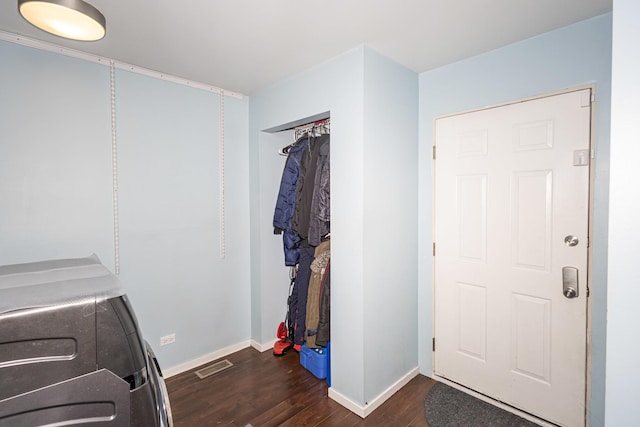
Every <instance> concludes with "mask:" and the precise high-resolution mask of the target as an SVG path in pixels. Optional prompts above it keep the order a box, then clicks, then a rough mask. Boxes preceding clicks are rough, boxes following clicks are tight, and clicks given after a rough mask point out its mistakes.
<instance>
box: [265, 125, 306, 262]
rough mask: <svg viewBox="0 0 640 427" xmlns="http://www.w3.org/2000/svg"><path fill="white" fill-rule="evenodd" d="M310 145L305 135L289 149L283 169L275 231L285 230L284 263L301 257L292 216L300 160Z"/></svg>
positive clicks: (274, 225) (283, 237) (283, 240)
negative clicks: (292, 225) (292, 224)
mask: <svg viewBox="0 0 640 427" xmlns="http://www.w3.org/2000/svg"><path fill="white" fill-rule="evenodd" d="M308 145H309V138H308V137H307V136H306V135H305V136H303V137H301V138H300V139H298V140H297V141H296V142H295V144H294V145H293V146H292V147H291V148H290V149H289V154H288V156H287V161H286V163H285V165H284V170H283V171H282V179H281V180H280V191H279V192H278V199H277V201H276V209H275V212H274V214H273V227H274V233H276V234H280V233H281V232H283V233H284V234H283V236H282V242H283V246H284V264H285V265H287V266H295V265H296V264H298V260H299V259H300V251H299V249H298V244H299V242H300V236H298V233H296V232H295V231H293V229H292V228H291V218H292V217H293V212H294V210H295V206H296V186H297V184H298V176H299V173H300V161H301V159H302V154H303V153H304V150H305V148H307V147H308Z"/></svg>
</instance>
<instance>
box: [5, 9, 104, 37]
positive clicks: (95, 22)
mask: <svg viewBox="0 0 640 427" xmlns="http://www.w3.org/2000/svg"><path fill="white" fill-rule="evenodd" d="M18 9H19V10H20V14H21V15H22V17H23V18H24V19H26V20H27V21H29V22H30V23H31V24H33V25H35V26H36V27H38V28H40V29H42V30H44V31H46V32H48V33H51V34H55V35H56V36H60V37H65V38H68V39H73V40H82V41H96V40H100V39H101V38H103V37H104V35H105V34H106V31H107V21H106V19H105V17H104V15H102V13H100V11H99V10H98V9H96V8H95V7H93V6H92V5H90V4H89V3H87V2H85V1H82V0H18Z"/></svg>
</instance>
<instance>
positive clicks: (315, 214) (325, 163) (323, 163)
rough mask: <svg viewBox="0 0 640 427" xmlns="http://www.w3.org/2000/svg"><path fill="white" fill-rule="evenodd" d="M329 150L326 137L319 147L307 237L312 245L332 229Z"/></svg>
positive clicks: (316, 244)
mask: <svg viewBox="0 0 640 427" xmlns="http://www.w3.org/2000/svg"><path fill="white" fill-rule="evenodd" d="M329 151H330V150H329V139H326V140H325V141H323V142H322V143H321V144H320V146H319V148H318V162H317V165H316V174H315V182H314V186H313V194H312V196H311V210H310V217H309V232H308V237H307V239H308V240H309V244H310V245H311V246H318V245H319V244H320V242H321V241H322V237H323V236H325V235H326V234H327V233H329V231H330V215H329V211H330V197H329V195H330V189H329Z"/></svg>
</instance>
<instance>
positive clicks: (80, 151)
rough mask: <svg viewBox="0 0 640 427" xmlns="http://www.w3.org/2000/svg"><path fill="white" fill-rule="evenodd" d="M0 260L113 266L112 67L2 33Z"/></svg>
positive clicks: (0, 76) (5, 261)
mask: <svg viewBox="0 0 640 427" xmlns="http://www.w3.org/2000/svg"><path fill="white" fill-rule="evenodd" d="M0 94H2V95H1V97H2V102H0V264H11V263H18V262H28V261H34V260H37V259H51V258H60V257H70V256H76V257H79V256H88V255H90V254H91V253H93V252H95V253H96V254H98V255H99V256H100V258H101V259H102V260H103V262H105V263H106V265H107V266H109V267H113V215H112V199H111V188H112V184H111V113H110V107H109V105H110V101H109V99H110V98H109V69H108V68H106V67H104V66H100V65H97V64H92V63H89V62H86V61H82V60H78V59H71V58H66V57H62V56H59V55H56V54H53V53H45V52H41V51H38V50H35V49H30V48H26V47H22V46H18V45H16V44H13V43H7V42H2V41H0Z"/></svg>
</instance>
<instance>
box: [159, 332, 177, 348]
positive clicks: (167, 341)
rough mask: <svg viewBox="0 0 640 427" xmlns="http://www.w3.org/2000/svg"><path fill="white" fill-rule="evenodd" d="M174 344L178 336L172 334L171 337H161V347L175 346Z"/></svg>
mask: <svg viewBox="0 0 640 427" xmlns="http://www.w3.org/2000/svg"><path fill="white" fill-rule="evenodd" d="M174 342H176V334H170V335H165V336H163V337H160V346H161V347H162V346H163V345H167V344H173V343H174Z"/></svg>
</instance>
